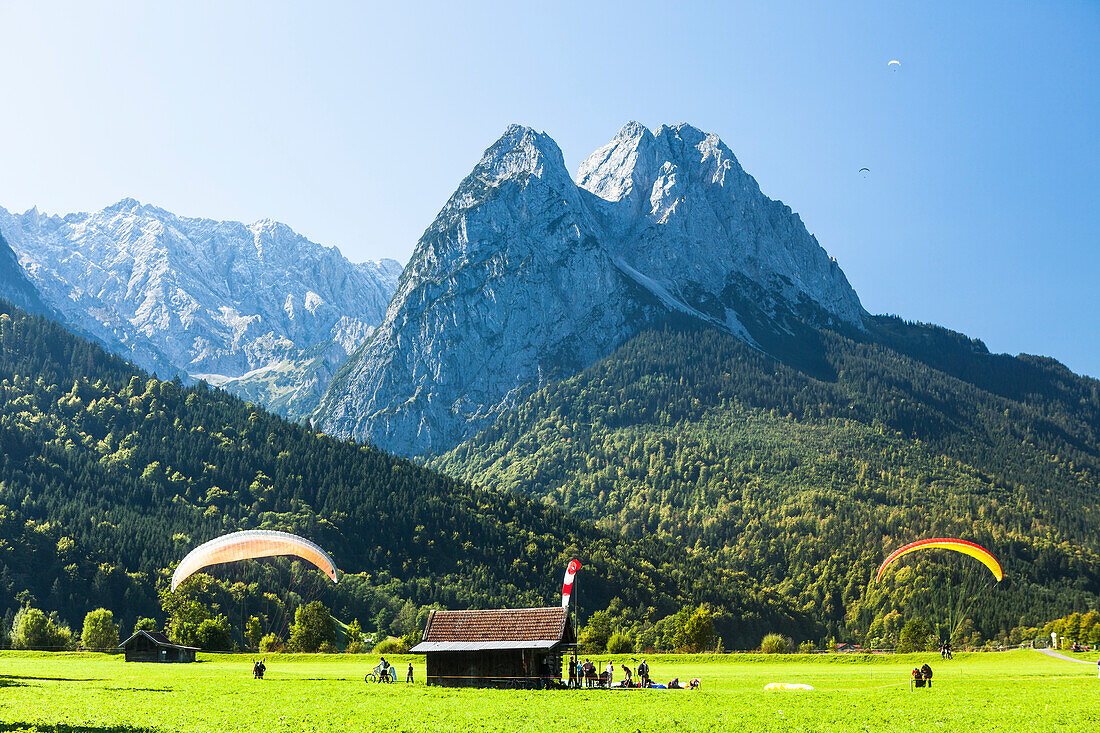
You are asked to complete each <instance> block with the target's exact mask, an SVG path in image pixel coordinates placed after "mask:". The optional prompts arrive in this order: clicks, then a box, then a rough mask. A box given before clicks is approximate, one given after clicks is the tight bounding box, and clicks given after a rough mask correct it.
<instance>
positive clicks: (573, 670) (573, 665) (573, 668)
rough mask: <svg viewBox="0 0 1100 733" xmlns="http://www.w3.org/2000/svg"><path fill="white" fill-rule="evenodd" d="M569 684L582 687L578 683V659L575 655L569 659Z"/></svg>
mask: <svg viewBox="0 0 1100 733" xmlns="http://www.w3.org/2000/svg"><path fill="white" fill-rule="evenodd" d="M569 686H570V687H580V685H578V684H577V660H576V659H575V658H573V657H570V659H569Z"/></svg>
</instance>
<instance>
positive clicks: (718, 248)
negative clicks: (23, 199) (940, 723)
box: [317, 122, 863, 456]
mask: <svg viewBox="0 0 1100 733" xmlns="http://www.w3.org/2000/svg"><path fill="white" fill-rule="evenodd" d="M669 317H676V318H684V317H686V318H689V319H697V320H699V321H702V322H705V323H708V324H710V325H713V326H716V327H719V328H723V329H727V330H729V331H730V332H732V333H734V334H736V335H737V336H739V337H741V338H743V339H745V340H746V341H749V342H750V343H752V344H753V345H756V346H758V347H759V348H765V347H764V346H761V344H764V343H768V342H767V340H766V339H764V340H761V339H758V338H757V337H756V336H754V334H758V335H760V336H761V337H763V336H766V335H768V334H770V333H776V332H783V333H786V334H787V335H788V337H789V336H790V334H791V333H793V331H791V330H790V327H791V326H792V325H794V324H795V323H796V322H798V323H802V322H803V321H806V320H809V321H812V322H814V323H819V322H821V323H834V322H843V323H846V324H848V325H850V326H854V327H857V328H858V327H860V326H861V323H862V317H863V310H862V307H861V306H860V305H859V299H858V298H857V297H856V295H855V293H854V291H852V289H851V287H850V286H849V285H848V283H847V280H845V279H844V275H843V273H841V272H840V269H839V267H837V266H836V265H835V263H834V262H832V261H830V259H829V257H828V255H827V254H825V251H824V250H823V249H821V247H820V246H819V245H818V244H817V241H816V240H814V239H813V237H812V236H811V235H810V234H809V233H808V232H806V229H805V227H804V226H802V222H801V221H800V220H799V219H798V218H797V217H796V216H794V215H793V214H792V212H791V211H790V209H789V208H787V207H786V206H785V205H783V204H782V203H780V202H777V201H772V200H771V199H768V198H767V197H765V196H763V194H761V193H760V190H759V187H758V186H757V185H756V182H755V181H754V180H753V179H752V177H751V176H749V175H747V174H746V173H745V172H744V171H743V170H742V168H741V166H740V165H739V164H738V163H737V160H736V158H735V157H734V156H733V153H732V152H731V151H730V150H729V148H728V147H726V146H725V145H724V144H723V143H722V141H721V140H720V139H719V138H718V137H717V136H715V135H709V134H707V133H705V132H703V131H701V130H698V129H697V128H694V127H692V126H690V125H677V126H675V127H668V126H662V127H660V128H658V131H657V133H656V134H654V133H652V132H650V131H649V130H648V129H646V128H645V127H644V126H643V125H641V124H639V123H637V122H631V123H628V124H626V125H625V126H623V128H622V129H621V130H620V131H619V133H618V134H617V135H616V136H615V138H614V139H613V140H612V141H611V142H609V143H608V144H607V145H605V146H603V147H601V148H600V149H599V150H597V151H596V152H595V153H593V154H592V155H591V156H589V157H588V158H587V159H586V160H585V161H584V162H583V163H582V164H581V166H580V169H579V172H578V176H577V182H574V181H573V179H572V178H571V177H570V176H568V174H567V171H566V169H565V163H564V160H563V157H562V154H561V150H560V149H559V148H558V146H557V145H556V144H555V143H554V141H553V140H551V139H550V138H549V137H548V136H547V135H545V134H544V133H539V132H536V131H534V130H532V129H531V128H528V127H522V126H519V125H513V126H511V127H509V128H508V129H507V130H506V131H505V133H504V135H503V136H501V138H500V139H499V140H497V141H496V142H495V143H494V144H493V145H492V146H490V148H489V149H488V150H487V151H486V152H485V154H484V156H483V157H482V159H481V161H480V162H479V163H478V164H477V165H476V166H475V167H474V169H473V171H471V173H470V175H468V176H467V177H466V179H465V180H464V181H463V182H462V183H461V184H460V185H459V187H458V189H457V190H456V192H455V193H454V195H452V197H451V199H450V200H449V201H448V202H447V204H446V205H445V206H444V207H443V209H442V210H441V211H440V213H439V215H438V216H437V217H436V220H435V221H434V222H433V223H432V225H431V226H430V227H428V229H427V230H426V231H425V233H424V235H423V236H422V237H421V239H420V241H419V242H418V243H417V246H416V249H415V250H414V252H413V255H412V258H411V260H410V262H409V266H408V267H407V268H406V270H405V272H404V273H403V275H402V279H401V283H400V285H399V287H398V290H397V293H396V294H395V295H394V298H393V300H392V301H391V302H390V306H389V308H388V310H387V313H386V318H385V320H384V321H383V322H382V324H381V325H380V326H379V328H378V330H377V331H376V332H375V334H374V336H373V337H372V338H371V339H370V341H368V342H367V343H365V344H364V345H363V346H362V347H360V349H359V350H358V351H357V352H356V353H355V354H353V355H352V356H351V357H350V358H349V360H348V362H347V364H346V365H345V366H344V368H343V369H342V370H341V375H340V376H339V377H338V378H337V379H335V380H334V381H333V383H332V384H331V385H330V387H329V389H328V391H327V393H326V395H325V397H324V399H323V400H322V404H321V407H320V408H319V410H318V413H317V418H318V419H319V420H320V422H321V425H322V426H323V428H324V429H325V430H326V431H328V432H330V433H333V434H335V435H338V436H342V437H355V438H359V439H364V440H369V441H372V442H374V443H375V444H377V445H378V446H379V447H382V448H384V449H387V450H390V451H393V452H396V453H399V454H402V455H414V456H415V455H426V454H431V453H437V452H440V451H445V450H448V449H449V448H451V447H453V446H454V445H456V444H457V443H459V442H461V441H463V440H465V439H466V438H468V437H470V436H471V435H472V434H473V433H474V432H476V431H477V430H478V429H480V428H481V427H484V426H485V425H486V424H488V423H489V422H491V421H493V420H494V419H496V417H497V416H498V415H500V414H501V413H502V412H503V411H505V410H507V409H508V408H509V406H510V405H511V404H512V403H513V401H514V399H515V397H516V395H518V394H519V393H521V392H522V391H523V390H524V389H526V388H528V387H529V386H531V385H536V384H539V383H540V382H542V381H543V380H545V379H548V378H551V377H552V376H553V375H564V374H570V373H574V372H576V371H577V370H579V369H583V368H584V367H585V366H587V365H589V364H591V363H592V362H593V361H595V360H596V359H598V358H600V357H602V356H604V355H606V354H608V353H610V351H611V350H613V349H614V348H615V347H616V346H617V345H619V344H621V343H623V342H624V341H625V340H626V339H628V338H630V337H631V336H633V335H635V334H636V333H638V332H639V331H640V330H643V329H645V328H647V327H650V326H651V325H652V324H654V323H657V322H660V321H662V320H663V319H666V318H669ZM746 324H748V325H746ZM803 327H804V326H803Z"/></svg>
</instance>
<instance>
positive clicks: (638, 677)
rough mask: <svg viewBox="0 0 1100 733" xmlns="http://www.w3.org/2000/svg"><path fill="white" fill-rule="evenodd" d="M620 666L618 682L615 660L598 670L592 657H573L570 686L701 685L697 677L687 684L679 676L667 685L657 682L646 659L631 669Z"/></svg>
mask: <svg viewBox="0 0 1100 733" xmlns="http://www.w3.org/2000/svg"><path fill="white" fill-rule="evenodd" d="M619 668H620V669H621V670H622V677H621V678H620V679H619V682H618V684H616V683H615V675H616V672H615V663H614V662H610V661H609V662H608V663H607V665H606V666H605V667H604V668H603V670H602V671H600V672H597V670H598V669H599V668H598V667H597V666H596V665H595V664H593V663H592V660H591V659H588V658H585V660H584V661H583V662H578V661H577V660H576V659H575V658H572V659H570V660H569V687H574V688H578V687H604V688H610V687H633V688H641V687H651V688H654V689H661V690H687V689H691V690H694V689H695V688H697V687H698V686H699V680H698V679H697V678H696V679H693V680H691V681H690V682H688V683H687V684H681V683H680V678H679V677H676V678H674V679H673V680H672V681H671V682H669V683H668V684H667V685H661V684H655V683H654V682H653V680H652V678H650V676H649V664H647V663H646V661H645V660H644V659H643V660H642V661H641V663H640V664H639V665H638V667H637V669H631V668H630V667H629V666H627V665H625V664H622V665H619Z"/></svg>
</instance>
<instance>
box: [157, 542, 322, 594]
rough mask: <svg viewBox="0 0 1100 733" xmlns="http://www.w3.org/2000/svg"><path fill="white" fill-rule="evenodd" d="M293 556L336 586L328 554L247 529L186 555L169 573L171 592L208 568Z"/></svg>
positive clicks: (300, 543) (313, 546)
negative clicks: (265, 558) (308, 563)
mask: <svg viewBox="0 0 1100 733" xmlns="http://www.w3.org/2000/svg"><path fill="white" fill-rule="evenodd" d="M280 555H293V556H295V557H300V558H302V559H303V560H306V561H307V562H310V563H312V564H314V565H316V566H317V567H318V568H320V569H321V571H322V572H324V573H325V575H327V576H328V577H329V578H331V579H332V582H333V583H335V582H336V563H335V562H333V560H332V558H331V557H329V554H328V553H327V552H325V551H324V550H322V549H321V548H320V547H318V546H317V545H316V544H314V543H312V542H310V541H309V540H307V539H306V538H304V537H299V536H298V535H295V534H290V533H288V532H275V531H273V530H264V529H250V530H245V531H242V532H232V533H230V534H227V535H222V536H221V537H217V538H215V539H212V540H210V541H209V542H205V543H203V544H201V545H199V546H198V547H196V548H195V549H194V550H192V551H191V552H189V553H188V554H187V557H185V558H183V561H182V562H180V564H179V565H178V566H177V567H176V571H175V572H174V573H172V590H173V591H175V590H176V588H177V587H178V586H179V584H180V583H182V582H183V581H185V580H187V578H189V577H191V576H192V575H194V574H195V573H197V572H198V571H200V570H202V569H203V568H205V567H209V566H211V565H219V564H221V563H227V562H236V561H238V560H250V559H253V558H259V557H277V556H280Z"/></svg>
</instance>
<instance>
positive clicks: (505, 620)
mask: <svg viewBox="0 0 1100 733" xmlns="http://www.w3.org/2000/svg"><path fill="white" fill-rule="evenodd" d="M575 646H576V636H575V634H574V631H573V624H572V623H570V618H569V611H568V610H567V609H564V608H561V607H558V606H555V607H552V608H500V609H494V610H485V611H432V612H431V613H430V614H429V615H428V623H427V625H426V626H425V627H424V635H423V641H421V642H420V643H419V644H417V645H416V646H415V647H413V648H412V650H411V651H412V652H413V653H415V654H425V655H427V658H428V660H427V661H428V670H427V672H428V673H427V682H428V684H429V685H441V686H445V687H525V688H536V687H547V686H549V685H550V683H551V681H552V680H553V681H557V680H560V679H561V672H562V657H563V656H564V655H565V654H566V653H568V652H569V651H571V650H572V649H574V648H575Z"/></svg>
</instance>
